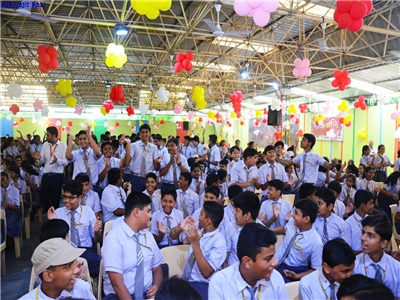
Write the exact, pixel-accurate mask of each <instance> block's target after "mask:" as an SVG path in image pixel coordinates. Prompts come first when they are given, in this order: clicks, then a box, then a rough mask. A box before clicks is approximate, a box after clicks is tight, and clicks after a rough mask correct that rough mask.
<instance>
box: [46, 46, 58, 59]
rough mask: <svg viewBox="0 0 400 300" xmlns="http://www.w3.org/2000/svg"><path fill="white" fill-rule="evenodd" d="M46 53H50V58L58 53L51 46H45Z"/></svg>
mask: <svg viewBox="0 0 400 300" xmlns="http://www.w3.org/2000/svg"><path fill="white" fill-rule="evenodd" d="M47 54H48V55H50V58H56V57H57V55H58V51H57V49H56V48H54V47H53V46H48V47H47Z"/></svg>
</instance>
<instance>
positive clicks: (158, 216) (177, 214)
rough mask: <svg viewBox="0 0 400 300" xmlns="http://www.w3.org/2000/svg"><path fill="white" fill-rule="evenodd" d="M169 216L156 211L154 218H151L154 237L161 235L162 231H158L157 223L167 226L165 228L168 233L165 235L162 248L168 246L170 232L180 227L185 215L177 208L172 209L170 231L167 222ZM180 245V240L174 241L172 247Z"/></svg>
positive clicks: (161, 211)
mask: <svg viewBox="0 0 400 300" xmlns="http://www.w3.org/2000/svg"><path fill="white" fill-rule="evenodd" d="M167 216H168V215H167V214H166V213H165V212H164V211H163V210H162V209H160V210H158V211H156V212H155V213H154V214H153V215H152V216H151V226H150V232H151V233H152V234H154V235H159V234H160V231H159V230H158V227H157V222H162V223H164V225H165V228H166V229H167V232H166V233H165V235H164V238H163V240H162V241H161V242H160V243H159V245H160V246H168V234H169V231H170V230H171V229H172V228H174V227H176V226H178V225H179V224H181V223H182V222H183V213H182V212H181V211H180V210H177V209H175V208H173V209H172V211H171V214H170V215H169V217H170V220H169V223H170V228H169V229H168V226H167V224H168V222H167ZM178 243H179V240H172V245H176V244H178Z"/></svg>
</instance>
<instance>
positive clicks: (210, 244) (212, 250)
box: [182, 201, 226, 299]
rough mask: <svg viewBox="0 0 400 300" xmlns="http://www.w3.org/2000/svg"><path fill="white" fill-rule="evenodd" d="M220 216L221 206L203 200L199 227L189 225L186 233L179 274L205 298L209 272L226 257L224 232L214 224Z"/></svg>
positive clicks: (217, 224) (220, 219)
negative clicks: (183, 263) (187, 243)
mask: <svg viewBox="0 0 400 300" xmlns="http://www.w3.org/2000/svg"><path fill="white" fill-rule="evenodd" d="M223 218H224V207H223V206H222V205H221V204H219V203H217V202H213V201H207V202H204V205H203V208H202V211H201V215H200V219H199V228H200V229H201V231H200V233H199V232H198V228H197V227H196V226H194V225H191V226H189V228H188V230H186V235H187V237H188V239H189V242H190V244H191V245H190V249H189V253H188V256H187V258H186V262H185V266H184V269H183V276H182V278H183V279H185V280H187V281H188V282H189V283H190V285H191V286H193V287H194V288H195V289H196V290H197V291H198V292H199V294H200V295H201V297H202V298H203V299H208V284H209V282H210V279H211V277H212V275H213V274H214V273H215V272H217V271H218V270H220V269H221V267H222V264H223V263H224V261H225V258H226V246H225V239H224V236H223V235H222V234H221V233H220V232H219V230H218V226H219V224H220V223H221V221H222V219H223Z"/></svg>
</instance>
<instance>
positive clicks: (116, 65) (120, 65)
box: [114, 59, 124, 69]
mask: <svg viewBox="0 0 400 300" xmlns="http://www.w3.org/2000/svg"><path fill="white" fill-rule="evenodd" d="M123 65H124V64H123V63H122V61H121V60H119V59H117V60H116V61H115V62H114V67H116V68H117V69H119V68H122V66H123Z"/></svg>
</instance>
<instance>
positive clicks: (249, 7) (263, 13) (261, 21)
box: [233, 0, 279, 27]
mask: <svg viewBox="0 0 400 300" xmlns="http://www.w3.org/2000/svg"><path fill="white" fill-rule="evenodd" d="M278 6H279V0H247V1H246V0H235V2H234V3H233V8H234V10H235V12H236V13H237V14H238V15H239V16H248V17H252V18H253V20H254V23H255V24H256V25H257V26H260V27H264V26H265V25H267V24H268V22H269V18H270V14H271V13H272V12H274V11H275V10H276V9H277V8H278Z"/></svg>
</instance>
